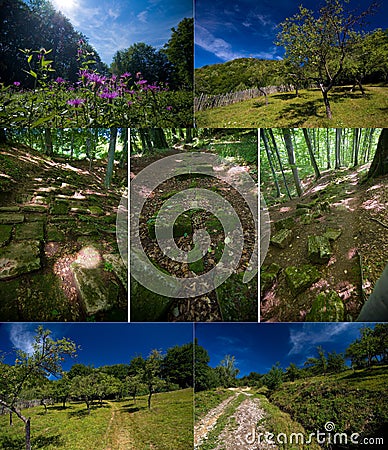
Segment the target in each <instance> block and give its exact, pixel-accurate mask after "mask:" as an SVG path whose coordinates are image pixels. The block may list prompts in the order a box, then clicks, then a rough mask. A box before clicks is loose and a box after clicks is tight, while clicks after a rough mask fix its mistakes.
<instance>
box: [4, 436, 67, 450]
mask: <svg viewBox="0 0 388 450" xmlns="http://www.w3.org/2000/svg"><path fill="white" fill-rule="evenodd" d="M25 445H26V441H25V438H24V436H17V437H16V436H15V437H11V436H2V437H0V449H1V450H22V449H24V448H25ZM50 445H52V446H55V448H59V447H63V445H64V441H63V438H62V437H61V436H60V435H59V434H56V435H53V436H45V435H39V436H36V437H32V439H31V447H32V448H34V449H40V448H42V449H44V448H47V447H48V446H50Z"/></svg>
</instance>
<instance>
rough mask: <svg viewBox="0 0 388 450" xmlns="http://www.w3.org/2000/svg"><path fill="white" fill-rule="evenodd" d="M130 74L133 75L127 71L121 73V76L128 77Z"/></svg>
mask: <svg viewBox="0 0 388 450" xmlns="http://www.w3.org/2000/svg"><path fill="white" fill-rule="evenodd" d="M130 76H131V74H130V73H129V72H125V73H123V74H122V75H120V78H128V77H130Z"/></svg>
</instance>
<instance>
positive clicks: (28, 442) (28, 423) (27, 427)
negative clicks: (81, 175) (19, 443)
mask: <svg viewBox="0 0 388 450" xmlns="http://www.w3.org/2000/svg"><path fill="white" fill-rule="evenodd" d="M25 430H26V450H31V419H30V417H29V418H28V419H27V421H26V423H25Z"/></svg>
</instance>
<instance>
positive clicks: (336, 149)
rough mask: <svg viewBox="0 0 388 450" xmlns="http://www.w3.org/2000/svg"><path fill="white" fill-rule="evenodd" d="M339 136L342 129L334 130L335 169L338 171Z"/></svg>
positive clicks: (339, 157) (339, 162)
mask: <svg viewBox="0 0 388 450" xmlns="http://www.w3.org/2000/svg"><path fill="white" fill-rule="evenodd" d="M341 134H342V129H341V128H336V129H335V168H336V169H339V168H340V167H341Z"/></svg>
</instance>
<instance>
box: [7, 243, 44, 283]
mask: <svg viewBox="0 0 388 450" xmlns="http://www.w3.org/2000/svg"><path fill="white" fill-rule="evenodd" d="M40 264H41V263H40V244H39V241H22V242H12V243H11V244H9V245H7V246H6V247H3V248H1V249H0V280H6V279H9V278H13V277H16V276H18V275H22V274H24V273H29V272H32V271H34V270H38V269H40Z"/></svg>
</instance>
